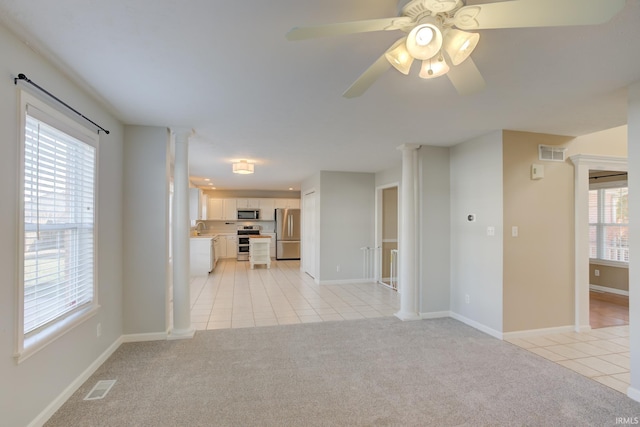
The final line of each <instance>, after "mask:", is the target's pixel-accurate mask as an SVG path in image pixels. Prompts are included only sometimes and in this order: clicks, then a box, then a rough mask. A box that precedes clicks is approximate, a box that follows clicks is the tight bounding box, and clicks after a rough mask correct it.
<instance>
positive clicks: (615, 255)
mask: <svg viewBox="0 0 640 427" xmlns="http://www.w3.org/2000/svg"><path fill="white" fill-rule="evenodd" d="M628 196H629V189H628V188H627V187H616V188H600V189H596V190H590V191H589V257H590V258H594V259H600V260H605V261H617V262H627V263H628V262H629V238H628V236H629V209H628V206H629V205H628Z"/></svg>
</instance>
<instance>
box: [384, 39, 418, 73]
mask: <svg viewBox="0 0 640 427" xmlns="http://www.w3.org/2000/svg"><path fill="white" fill-rule="evenodd" d="M406 41H407V38H406V37H404V38H401V39H400V40H398V41H397V42H395V43H394V44H393V45H392V46H391V47H390V48H389V49H388V50H387V51H386V52H385V54H384V56H385V58H387V61H389V64H391V65H393V67H394V68H395V69H396V70H398V71H400V72H401V73H402V74H404V75H407V74H409V70H411V64H413V56H411V55H410V54H409V52H408V51H407V46H406Z"/></svg>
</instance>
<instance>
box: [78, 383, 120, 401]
mask: <svg viewBox="0 0 640 427" xmlns="http://www.w3.org/2000/svg"><path fill="white" fill-rule="evenodd" d="M115 383H116V380H102V381H98V382H97V383H96V385H94V386H93V388H92V389H91V391H90V392H89V393H88V394H87V396H86V397H85V398H84V400H98V399H104V397H105V396H106V395H107V393H109V390H111V387H113V385H114V384H115Z"/></svg>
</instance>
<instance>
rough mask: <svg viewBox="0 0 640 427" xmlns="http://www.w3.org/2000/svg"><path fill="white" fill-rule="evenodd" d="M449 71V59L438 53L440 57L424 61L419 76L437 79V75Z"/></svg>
mask: <svg viewBox="0 0 640 427" xmlns="http://www.w3.org/2000/svg"><path fill="white" fill-rule="evenodd" d="M448 72H449V64H447V61H445V60H444V57H443V56H442V55H438V57H435V58H431V59H426V60H424V61H422V66H421V67H420V74H418V77H420V78H423V79H435V78H436V77H440V76H443V75H445V74H447V73H448Z"/></svg>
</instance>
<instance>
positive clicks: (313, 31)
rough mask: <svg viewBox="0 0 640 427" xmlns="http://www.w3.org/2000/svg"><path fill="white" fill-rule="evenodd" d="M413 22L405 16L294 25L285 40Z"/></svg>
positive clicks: (395, 27) (405, 25)
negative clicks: (311, 25) (307, 25)
mask: <svg viewBox="0 0 640 427" xmlns="http://www.w3.org/2000/svg"><path fill="white" fill-rule="evenodd" d="M414 24H415V23H414V22H413V20H412V19H411V18H408V17H406V16H403V17H397V16H396V17H393V18H381V19H369V20H365V21H352V22H342V23H338V24H326V25H317V26H313V27H295V28H292V29H291V30H290V31H289V32H288V33H287V36H286V37H287V40H290V41H293V40H305V39H313V38H316V37H326V36H341V35H344V34H354V33H367V32H371V31H392V30H401V29H403V28H408V27H411V26H413V25H414Z"/></svg>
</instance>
